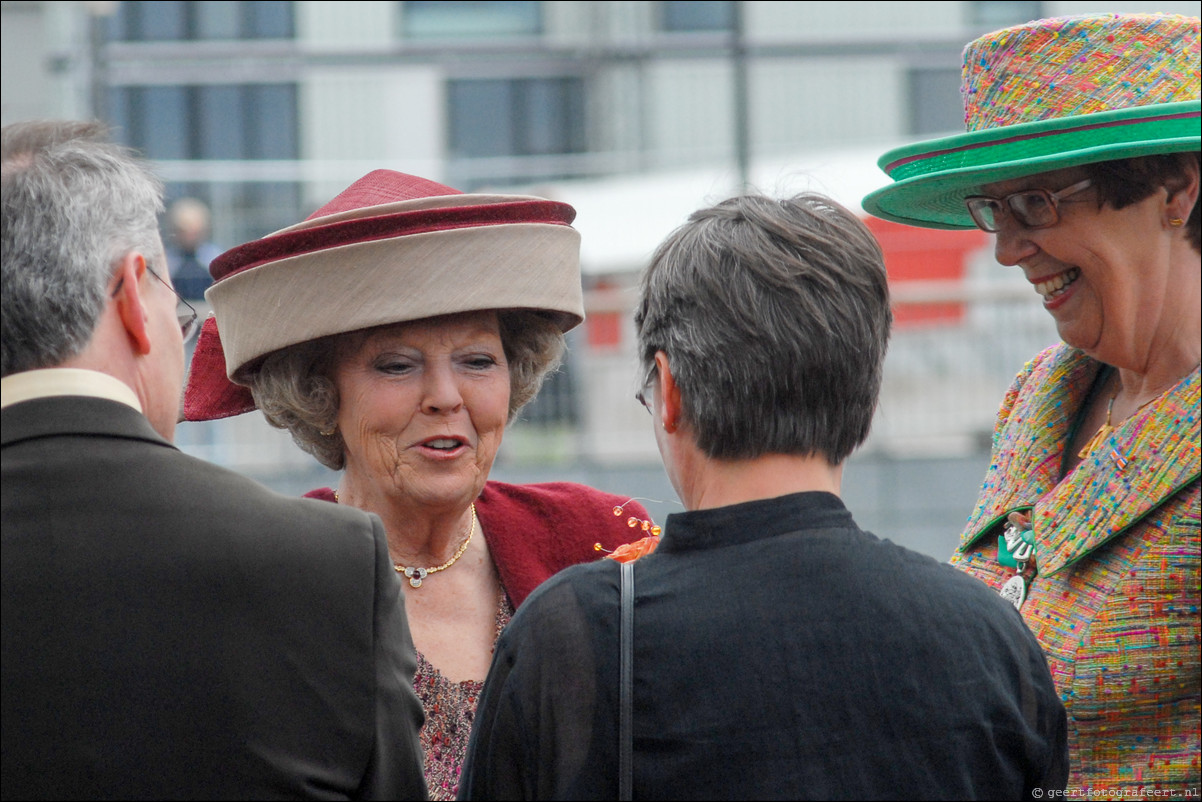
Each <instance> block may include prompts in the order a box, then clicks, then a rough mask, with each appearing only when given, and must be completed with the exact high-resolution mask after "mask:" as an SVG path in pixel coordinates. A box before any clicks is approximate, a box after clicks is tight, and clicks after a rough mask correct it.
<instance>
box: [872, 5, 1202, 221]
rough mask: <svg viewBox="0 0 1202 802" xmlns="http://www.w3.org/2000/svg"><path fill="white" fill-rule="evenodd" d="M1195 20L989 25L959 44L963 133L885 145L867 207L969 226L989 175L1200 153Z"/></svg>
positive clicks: (891, 216) (1169, 17)
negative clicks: (992, 28)
mask: <svg viewBox="0 0 1202 802" xmlns="http://www.w3.org/2000/svg"><path fill="white" fill-rule="evenodd" d="M1199 27H1200V26H1199V19H1198V17H1186V16H1181V15H1177V14H1093V15H1086V16H1076V17H1059V18H1054V19H1044V20H1038V21H1035V22H1029V23H1027V24H1025V25H1019V26H1016V27H1013V28H1006V29H1004V30H1000V31H996V32H994V33H991V34H988V35H986V36H982V37H981V38H979V39H977V40H976V41H974V42H972V43H970V44H969V45H968V46H967V47H966V48H965V50H964V67H963V74H962V84H961V93H962V95H963V99H964V110H965V127H966V132H965V133H963V134H957V135H955V136H950V137H946V138H944V139H937V140H932V141H928V142H920V143H917V144H914V145H908V146H905V147H901V148H896V149H894V150H891V151H889V152H888V153H886V154H885V155H884V156H882V157H881V158H880V160H879V161H878V164H879V165H880V167H881V169H883V170H884V171H885V172H886V173H887V174H888V175H889V177H890V178H891V179H893V183H892V184H890V185H888V186H886V187H883V188H882V189H879V190H877V191H876V192H873V193H871V194H870V195H868V196H867V197H866V198H865V199H864V201H863V205H864V208H865V210H867V211H868V212H869V213H871V214H874V215H876V216H878V217H882V218H884V219H886V220H893V221H895V222H899V223H907V224H910V225H917V226H924V227H928V228H972V227H973V222H972V218H970V217H969V215H968V212H967V210H966V209H965V207H964V198H965V197H966V196H968V195H972V194H978V193H980V191H981V186H982V185H984V184H989V183H993V182H996V181H1004V180H1008V179H1012V178H1019V177H1022V176H1026V175H1034V174H1037V173H1043V172H1050V171H1052V170H1060V169H1064V168H1066V167H1073V166H1077V165H1081V164H1089V163H1093V162H1101V161H1109V160H1112V159H1125V158H1132V157H1136V156H1148V155H1155V154H1161V153H1178V152H1183V151H1190V150H1197V149H1198V148H1199V144H1200V141H1202V136H1200V133H1202V131H1200V127H1199V121H1200V117H1199V110H1200V104H1199V96H1200V95H1199V84H1200V77H1199V49H1200V48H1199Z"/></svg>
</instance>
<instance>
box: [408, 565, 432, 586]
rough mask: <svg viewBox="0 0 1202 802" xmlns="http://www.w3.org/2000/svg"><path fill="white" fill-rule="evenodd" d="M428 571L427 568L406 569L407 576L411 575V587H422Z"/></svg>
mask: <svg viewBox="0 0 1202 802" xmlns="http://www.w3.org/2000/svg"><path fill="white" fill-rule="evenodd" d="M426 573H427V571H426V569H425V568H406V569H405V576H407V577H409V585H410V587H414V588H420V587H421V586H422V580H423V579H425V578H426Z"/></svg>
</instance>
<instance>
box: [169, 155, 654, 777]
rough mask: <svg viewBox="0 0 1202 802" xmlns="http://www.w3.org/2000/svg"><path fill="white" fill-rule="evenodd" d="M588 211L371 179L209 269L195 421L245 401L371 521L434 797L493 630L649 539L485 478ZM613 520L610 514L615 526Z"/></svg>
mask: <svg viewBox="0 0 1202 802" xmlns="http://www.w3.org/2000/svg"><path fill="white" fill-rule="evenodd" d="M574 216H575V211H574V210H573V209H572V207H570V206H568V205H567V204H563V203H557V202H552V201H548V200H544V199H542V198H534V197H526V196H507V195H470V194H463V193H460V192H459V191H457V190H454V189H452V188H450V187H446V186H443V185H441V184H437V183H434V182H432V181H427V180H425V179H421V178H417V177H414V176H409V175H403V174H401V173H395V172H391V171H387V170H378V171H375V172H373V173H370V174H369V175H367V176H365V177H364V178H362V179H360V180H359V181H357V182H356V183H355V184H353V185H352V186H351V187H349V188H348V189H347V190H345V191H344V192H343V193H341V194H340V195H339V196H338V197H337V198H335V199H334V200H333V201H331V202H330V203H329V204H327V205H326V206H324V207H322V208H321V209H320V210H318V211H317V212H316V213H314V214H313V215H312V216H311V217H309V218H308V219H307V220H305V221H304V222H302V223H300V224H298V225H295V226H292V227H290V228H287V229H284V230H282V231H278V232H276V233H274V234H271V235H269V236H267V237H264V238H262V239H259V240H255V241H253V242H250V243H247V244H245V245H242V246H239V247H237V248H234V249H232V250H230V251H228V252H226V253H225V254H223V255H221V256H220V257H218V258H217V259H216V260H215V261H214V262H213V264H212V268H211V270H212V273H213V277H214V279H215V280H216V281H215V283H214V284H213V286H212V287H211V288H210V289H209V291H208V292H207V294H206V297H207V299H208V300H209V302H210V303H211V304H212V306H213V310H214V317H212V318H210V319H209V320H208V321H206V324H205V328H204V330H203V332H202V335H201V339H200V342H199V344H198V346H197V351H196V355H195V357H194V358H193V363H192V372H191V375H190V377H189V384H188V389H187V393H186V396H185V417H186V418H187V419H189V420H206V419H212V418H219V417H225V416H228V415H234V414H238V413H241V412H246V411H249V410H251V409H254V408H256V407H257V408H259V409H260V410H262V412H263V413H264V415H265V416H266V417H267V419H268V421H270V422H271V423H272V424H273V425H275V426H277V427H280V428H284V429H287V430H288V431H289V432H290V433H291V434H292V437H293V439H294V440H295V441H296V442H297V444H298V445H300V447H301V448H303V449H305V450H306V451H308V452H309V453H311V454H313V456H314V457H316V458H317V459H318V461H320V462H321V463H322V464H323V465H325V466H327V467H329V468H332V469H334V470H338V471H341V472H342V473H341V477H340V480H339V483H338V487H337V488H336V489H332V488H324V489H321V490H316V491H313V492H311V493H309V494H308V495H310V496H312V497H317V498H325V499H327V500H329V501H332V502H337V503H341V504H351V505H354V506H356V507H359V508H361V509H364V510H367V511H369V512H372V513H375V514H376V515H378V516H379V517H380V518H381V519H382V520H383V522H384V525H385V529H386V530H387V532H388V540H389V548H390V551H391V556H392V559H393V562H394V563H395V566H396V571H397V573H398V574H399V575H400V576H401V577H402V578H403V580H404V582H403V587H404V590H405V594H406V596H405V605H406V609H407V612H408V616H409V623H410V628H411V630H412V633H413V641H414V645H415V646H416V648H417V651H418V667H417V675H416V677H415V679H414V687H415V689H416V691H417V693H418V696H419V698H420V699H421V701H422V704H423V706H424V708H425V712H426V723H425V726H424V727H423V731H422V744H423V747H424V748H425V759H426V764H425V772H426V781H427V785H428V787H429V791H430V796H431V798H433V799H451V798H454V796H455V793H456V790H457V786H458V780H459V770H460V766H461V764H462V762H463V758H464V755H465V753H466V748H467V741H468V737H469V735H470V732H471V722H472V717H473V714H474V712H475V706H476V699H477V697H478V695H479V692H480V689H481V686H482V684H483V681H484V678H485V676H486V674H487V672H488V668H489V665H490V662H491V659H492V650H493V645H494V642H495V641H496V638H497V635H498V634H499V633H500V631H501V629H502V628H503V627H504V626H505V625H506V624H507V623H508V621H509V619H510V617H511V616H512V615H513V613H514V609H515V608H516V607H518V606H519V605H521V603H522V602H523V600H525V598H526V596H527V595H529V593H530V592H531V591H532V590H533V589H534V588H535V586H536V585H538V584H539V583H540V582H542V581H543V580H544V579H547V578H548V577H550V576H551V575H552V574H554V573H555V572H557V571H559V570H560V569H562V568H566V567H567V566H569V565H572V564H574V563H579V562H585V561H590V560H595V559H597V556H598V555H597V551H596V549H595V546H594V544H598V543H599V544H601V546H602V547H604V548H606V549H609V550H613V549H616V548H617V547H618V546H620V545H622V544H624V543H626V542H628V541H631V540H633V539H635V538H636V537H641V536H642V535H643V534H644V532H643V531H642V528H641V527H638V526H635V527H631V526H630V525H629V522H630V521H631V520H633V521H634V523H635V524H638V523H639V521H640V520H642V519H645V518H646V517H647V516H646V512H645V510H644V509H643V508H642V507H641V506H639V505H638V504H637V503H636V502H630V501H628V500H627V499H626V498H622V497H617V496H612V495H608V494H604V493H601V492H599V491H596V490H594V489H592V488H588V487H585V486H582V485H578V484H571V483H550V484H535V485H510V484H503V483H500V482H495V481H489V479H488V475H489V471H490V469H491V467H492V464H493V460H494V459H495V458H496V455H497V449H498V448H499V446H500V444H501V439H502V436H503V434H504V431H505V427H506V424H507V423H508V422H510V421H512V420H513V419H514V417H515V416H516V415H517V413H518V411H519V410H520V409H521V408H522V406H523V405H524V404H526V403H527V402H528V401H530V400H531V399H532V398H533V397H534V395H535V394H536V393H537V392H538V388H539V385H540V384H541V382H542V379H543V377H544V376H545V375H546V374H547V372H548V371H550V370H552V369H553V368H554V367H555V366H556V365H557V364H558V363H559V360H560V358H561V355H562V353H563V350H564V336H563V335H564V332H566V331H567V330H569V329H571V328H572V327H574V326H576V325H577V324H579V323H580V322H581V321H582V320H583V316H584V312H583V298H582V292H581V284H580V273H579V246H580V237H579V234H578V233H577V232H576V230H575V229H573V228H572V227H571V225H570V224H571V222H572V219H573V218H574ZM615 511H617V512H618V513H619V514H618V515H615Z"/></svg>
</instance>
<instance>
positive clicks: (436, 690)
mask: <svg viewBox="0 0 1202 802" xmlns="http://www.w3.org/2000/svg"><path fill="white" fill-rule="evenodd" d="M512 617H513V604H512V603H511V602H510V601H509V596H508V595H507V594H506V593H505V592H504V591H502V592H501V598H500V601H499V603H498V605H497V630H496V635H495V636H494V638H493V641H494V643H495V641H496V638H497V637H500V635H501V631H502V630H503V629H505V627H506V626H508V625H509V619H511V618H512ZM483 689H484V682H483V681H475V680H466V681H464V682H453V681H451V680H449V679H447V678H446V677H444V676H443V675H442V673H441V672H440V671H439V670H438V669H437V668H435V667H434V666H432V665H430V663H429V662H428V661H427V660H426V658H425V656H423V655H422V653H421V652H418V653H417V672H416V673H415V674H414V677H413V690H414V691H415V692H416V693H417V698H418V699H419V700H420V701H421V703H422V709H423V710H425V711H426V723H425V725H424V726H422V729H421V744H422V752H423V753H424V754H425V769H424V773H425V775H426V789H427V791H428V792H429V795H430V799H431V800H448V799H454V798H455V795H456V793H457V792H458V791H459V774H460V772H461V771H462V770H463V761H464V760H465V759H466V758H467V744H468V738H469V737H470V736H471V733H472V721H473V720H474V719H475V717H476V705H477V704H478V703H479V701H480V692H481V691H482V690H483Z"/></svg>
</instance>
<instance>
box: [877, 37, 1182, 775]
mask: <svg viewBox="0 0 1202 802" xmlns="http://www.w3.org/2000/svg"><path fill="white" fill-rule="evenodd" d="M962 92H963V95H964V103H965V120H966V123H967V132H966V133H964V134H961V135H958V136H954V137H950V138H946V139H941V140H936V141H933V142H923V143H919V144H916V145H912V146H909V147H906V148H901V149H899V150H895V151H892V152H890V153H887V154H885V155H884V156H883V157H882V158H881V160H880V163H881V166H882V167H883V168H884V169H885V171H886V172H887V173H889V175H890V176H891V177H892V178H893V180H894V183H893V184H891V185H889V186H887V187H884V188H883V189H880V190H878V191H877V192H875V193H873V194H872V195H870V196H869V197H868V198H866V199H865V201H864V206H865V208H866V209H868V210H869V211H870V212H872V213H873V214H876V215H878V216H880V217H883V218H886V219H889V220H894V221H897V222H901V223H907V224H909V225H916V226H929V227H933V228H968V227H970V226H973V225H977V226H979V227H980V228H982V229H984V230H985V231H989V232H992V233H994V234H995V235H996V246H995V255H996V257H997V260H998V262H1000V263H1001V264H1003V265H1008V266H1015V267H1018V268H1019V269H1021V270H1022V271H1023V274H1024V276H1025V277H1026V279H1027V280H1028V281H1029V282H1030V283H1031V284H1032V286H1033V287H1034V290H1035V292H1036V293H1037V294H1038V295H1039V296H1040V297H1041V298H1042V299H1043V305H1044V308H1045V309H1047V311H1048V313H1049V314H1050V315H1051V316H1052V318H1053V320H1055V322H1056V327H1057V330H1058V331H1059V333H1060V337H1061V339H1062V340H1063V342H1062V343H1061V344H1059V345H1057V346H1054V347H1052V348H1049V349H1047V350H1046V351H1044V352H1043V353H1041V354H1038V355H1037V356H1035V357H1034V359H1032V360H1031V361H1030V362H1029V363H1028V364H1027V365H1026V366H1025V367H1024V368H1023V369H1022V371H1021V372H1020V373H1019V374H1018V377H1017V378H1016V379H1015V381H1014V383H1013V385H1012V386H1011V387H1010V390H1009V392H1007V393H1006V396H1005V398H1004V399H1003V401H1002V405H1001V411H1000V412H999V414H998V418H997V423H996V427H995V429H994V434H993V455H992V459H991V464H990V468H989V471H988V473H987V474H986V476H985V480H984V485H983V486H982V489H981V495H980V499H979V501H978V503H977V506H976V509H975V510H974V511H973V512H972V514H971V516H970V517H969V520H968V523H967V526H966V528H965V530H964V533H963V536H962V540H961V544H960V547H959V549H958V550H957V551H956V553H955V555H954V556H953V558H952V562H953V563H954V564H955V565H957V566H958V567H960V568H961V569H963V570H965V571H968V572H969V573H971V574H973V575H974V576H977V577H979V578H980V579H982V580H984V581H985V582H987V583H988V584H989V585H990V586H992V587H994V588H996V589H997V590H999V591H1000V592H1001V593H1002V594H1003V595H1005V596H1006V597H1007V598H1009V599H1010V600H1011V601H1012V602H1013V603H1014V604H1015V605H1016V606H1018V607H1019V608H1020V610H1021V612H1022V615H1023V618H1025V619H1026V621H1027V623H1028V624H1029V625H1030V627H1031V629H1032V631H1034V632H1035V634H1036V636H1037V637H1038V638H1039V640H1040V642H1041V643H1042V644H1043V647H1044V649H1045V651H1046V653H1047V655H1048V660H1049V663H1050V665H1051V669H1052V676H1053V677H1054V678H1055V680H1056V683H1057V686H1058V689H1059V691H1060V695H1061V697H1062V698H1063V699H1064V703H1065V705H1066V706H1067V708H1068V713H1069V723H1070V727H1069V744H1070V748H1071V750H1072V761H1071V762H1072V786H1073V787H1076V788H1093V789H1120V788H1122V789H1129V790H1138V789H1141V788H1142V789H1167V790H1171V791H1177V792H1180V791H1181V790H1182V789H1193V790H1195V791H1196V789H1197V788H1198V786H1199V779H1200V774H1202V772H1200V768H1199V759H1200V757H1199V755H1200V749H1202V747H1200V744H1199V711H1200V701H1202V678H1200V672H1202V667H1200V666H1199V641H1200V640H1202V629H1200V626H1199V622H1200V618H1199V513H1198V509H1199V492H1200V491H1199V396H1198V388H1199V367H1198V365H1199V357H1200V355H1202V315H1200V312H1199V310H1200V304H1202V301H1200V298H1202V286H1200V285H1202V282H1200V278H1199V276H1200V241H1199V233H1200V229H1199V211H1198V184H1199V20H1198V18H1197V17H1183V16H1171V15H1161V14H1104V15H1096V16H1095V15H1090V16H1077V17H1062V18H1055V19H1045V20H1039V21H1037V22H1031V23H1028V24H1025V25H1021V26H1017V27H1014V28H1008V29H1005V30H1001V31H997V32H995V33H991V34H989V35H987V36H984V37H982V38H980V39H978V40H976V41H974V42H972V43H971V44H969V45H968V47H967V48H966V49H965V51H964V73H963V83H962Z"/></svg>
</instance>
